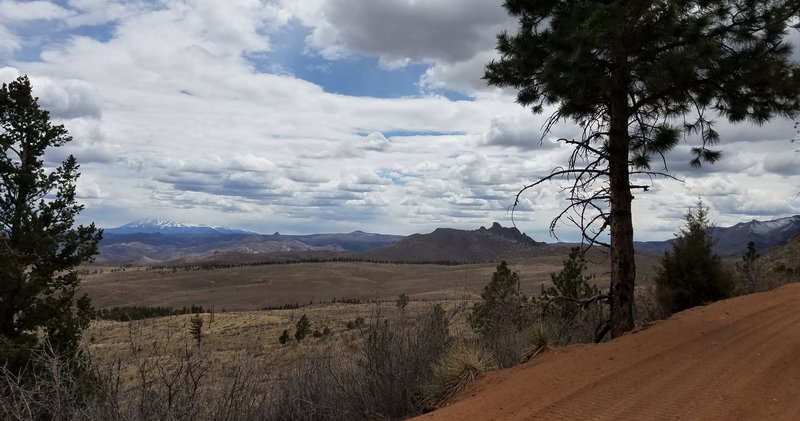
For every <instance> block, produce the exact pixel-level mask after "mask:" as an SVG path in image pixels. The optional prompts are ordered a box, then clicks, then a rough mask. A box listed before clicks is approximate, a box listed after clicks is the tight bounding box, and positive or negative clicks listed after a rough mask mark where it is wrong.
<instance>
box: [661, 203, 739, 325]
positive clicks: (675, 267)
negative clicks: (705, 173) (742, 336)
mask: <svg viewBox="0 0 800 421" xmlns="http://www.w3.org/2000/svg"><path fill="white" fill-rule="evenodd" d="M714 244H715V241H714V239H713V238H712V236H711V227H710V223H709V221H708V208H706V207H705V206H703V203H702V201H701V202H698V205H697V212H696V213H692V211H691V210H690V211H689V212H688V213H687V214H686V227H685V228H682V229H681V230H680V233H679V234H678V236H677V238H675V240H674V242H673V243H672V250H671V251H667V252H665V253H664V257H663V258H662V259H661V264H660V266H659V267H658V268H656V278H655V280H656V289H657V294H658V296H659V300H660V301H661V304H662V305H663V306H664V308H665V309H666V310H667V311H669V312H671V313H675V312H678V311H681V310H685V309H687V308H691V307H694V306H697V305H701V304H705V303H709V302H712V301H717V300H721V299H723V298H727V297H730V296H731V294H732V293H733V286H734V285H733V282H732V280H731V274H730V273H729V272H728V271H727V270H726V269H725V267H724V266H723V264H722V260H721V259H720V257H719V256H718V255H717V254H716V253H714Z"/></svg>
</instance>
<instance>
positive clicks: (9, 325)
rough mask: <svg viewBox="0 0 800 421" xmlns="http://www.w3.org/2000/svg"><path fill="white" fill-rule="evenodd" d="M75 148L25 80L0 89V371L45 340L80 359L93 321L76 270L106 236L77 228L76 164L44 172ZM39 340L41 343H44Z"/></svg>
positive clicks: (14, 365) (16, 365)
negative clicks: (49, 157)
mask: <svg viewBox="0 0 800 421" xmlns="http://www.w3.org/2000/svg"><path fill="white" fill-rule="evenodd" d="M70 140H72V138H71V137H70V136H69V134H68V133H67V130H66V129H65V128H64V126H62V125H53V124H51V123H50V117H49V113H48V112H47V111H45V110H43V109H41V108H40V107H39V104H38V99H37V98H34V97H33V95H32V90H31V84H30V81H29V80H28V78H27V77H25V76H22V77H20V78H18V79H17V80H15V81H13V82H11V83H8V84H5V83H4V84H3V86H2V88H0V147H2V153H0V365H2V364H8V366H9V367H11V368H12V369H16V368H19V367H20V364H25V362H26V360H27V355H28V354H29V352H30V350H32V349H34V348H36V347H37V346H38V344H39V343H40V342H41V339H42V338H43V339H45V340H47V341H48V342H49V343H50V344H51V346H52V347H53V349H54V351H56V352H59V353H65V354H67V355H72V354H74V353H75V352H77V347H78V341H79V338H80V335H81V331H82V330H83V329H84V328H86V327H87V326H88V324H89V321H90V319H91V317H92V308H91V305H90V300H89V298H88V297H87V296H86V295H83V296H81V297H77V292H78V284H79V279H78V274H77V272H76V270H75V268H76V267H77V266H78V265H80V264H81V263H83V262H86V261H90V260H91V259H92V257H93V256H94V255H95V254H97V245H98V243H99V241H100V239H101V237H102V230H99V229H97V228H95V226H94V224H91V225H89V226H77V227H75V226H74V224H75V217H76V216H77V215H78V213H79V212H80V211H81V210H82V209H83V206H82V205H79V204H78V203H77V202H76V200H75V183H76V180H77V179H78V176H79V173H78V164H77V161H76V159H75V157H73V156H71V155H70V156H69V157H67V159H66V160H65V161H64V162H63V163H62V164H61V165H60V166H58V167H57V168H55V169H54V170H52V171H47V170H46V168H45V164H44V155H45V153H46V152H47V151H48V149H50V148H57V147H60V146H63V145H64V144H65V143H67V142H69V141H70ZM40 333H41V335H40Z"/></svg>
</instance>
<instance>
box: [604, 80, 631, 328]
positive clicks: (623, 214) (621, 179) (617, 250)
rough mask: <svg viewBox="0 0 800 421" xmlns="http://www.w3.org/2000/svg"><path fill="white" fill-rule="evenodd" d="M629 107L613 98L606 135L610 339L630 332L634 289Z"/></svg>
mask: <svg viewBox="0 0 800 421" xmlns="http://www.w3.org/2000/svg"><path fill="white" fill-rule="evenodd" d="M627 108H628V104H627V98H626V96H625V95H624V94H623V95H621V96H620V95H615V96H614V98H612V104H611V115H610V119H611V121H610V123H611V124H610V133H609V150H608V154H609V158H608V160H609V162H608V166H609V188H610V197H611V212H610V213H611V287H610V291H609V300H610V306H611V319H610V321H609V322H610V323H609V327H610V330H611V337H612V338H616V337H618V336H620V335H622V334H623V333H625V332H627V331H629V330H631V329H633V286H634V282H635V280H636V262H635V260H634V251H633V218H632V213H631V202H632V201H633V195H631V186H630V170H629V166H628V152H629V147H630V139H629V137H628V110H627Z"/></svg>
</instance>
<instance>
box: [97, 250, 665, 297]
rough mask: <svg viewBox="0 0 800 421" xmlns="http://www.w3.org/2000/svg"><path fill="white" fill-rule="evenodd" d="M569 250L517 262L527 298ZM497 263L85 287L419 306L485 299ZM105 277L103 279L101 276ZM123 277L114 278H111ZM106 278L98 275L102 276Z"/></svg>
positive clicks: (161, 275)
mask: <svg viewBox="0 0 800 421" xmlns="http://www.w3.org/2000/svg"><path fill="white" fill-rule="evenodd" d="M566 254H567V251H566V250H565V249H563V248H550V247H546V248H543V249H542V250H540V251H537V255H535V256H532V255H525V256H518V257H513V258H509V260H508V261H509V265H510V266H511V268H512V270H515V271H517V272H519V274H520V279H521V288H522V291H523V292H524V293H525V294H528V295H532V294H538V293H539V291H540V285H541V284H542V283H543V282H549V281H550V273H552V272H557V271H558V270H560V269H561V262H562V260H564V259H565V258H566ZM589 257H590V259H589V260H590V267H589V271H590V272H591V273H595V274H596V275H597V282H598V285H600V286H601V287H607V283H608V278H607V273H608V264H607V260H605V259H606V256H604V255H602V254H600V253H592V254H591V255H590V256H589ZM637 258H638V260H639V262H638V264H639V266H638V268H639V274H640V275H641V276H640V278H641V279H648V278H649V275H648V274H649V273H651V272H652V270H651V269H650V268H651V267H652V266H653V263H654V261H655V259H654V258H653V257H652V256H644V255H642V256H637ZM495 267H496V264H494V263H485V264H474V265H463V266H440V265H402V264H377V263H363V262H330V263H302V264H291V265H265V266H243V267H234V268H229V269H214V270H190V271H187V270H185V269H177V270H174V271H173V270H172V269H150V268H143V267H136V268H126V269H125V271H121V270H115V268H111V267H87V268H84V269H86V270H88V273H89V274H88V275H84V276H83V281H82V288H83V290H84V291H85V292H87V293H88V294H89V296H91V297H92V300H93V302H94V305H95V306H96V307H100V308H103V307H113V306H131V305H147V306H166V307H177V308H180V307H184V306H187V307H188V306H190V305H192V304H197V305H202V306H203V307H205V308H210V307H212V306H213V307H214V308H215V309H216V310H217V312H220V311H221V310H223V309H225V310H227V311H241V310H257V309H262V308H265V307H267V306H280V305H284V304H294V303H300V304H307V303H309V302H314V303H319V302H332V301H333V300H334V298H336V299H338V300H341V299H350V298H358V299H361V300H374V299H391V300H394V299H396V298H397V296H398V295H400V294H401V293H405V294H408V295H409V296H410V298H411V299H413V300H439V299H452V298H460V297H461V296H462V295H463V293H464V292H468V293H472V294H477V293H480V291H481V289H482V288H483V286H484V285H486V283H487V282H488V280H489V279H490V278H491V274H492V272H494V270H495ZM101 270H102V273H99V271H101ZM112 270H115V271H114V272H111V271H112ZM95 271H98V273H95Z"/></svg>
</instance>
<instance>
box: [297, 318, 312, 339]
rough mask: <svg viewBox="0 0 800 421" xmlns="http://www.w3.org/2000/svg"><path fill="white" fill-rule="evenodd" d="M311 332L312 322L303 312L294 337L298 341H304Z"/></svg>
mask: <svg viewBox="0 0 800 421" xmlns="http://www.w3.org/2000/svg"><path fill="white" fill-rule="evenodd" d="M310 333H311V322H310V321H309V320H308V316H306V315H305V314H303V315H302V316H300V319H299V320H298V321H297V325H295V331H294V338H295V339H296V340H297V342H300V341H302V340H303V339H305V337H306V336H308V335H309V334H310Z"/></svg>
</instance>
